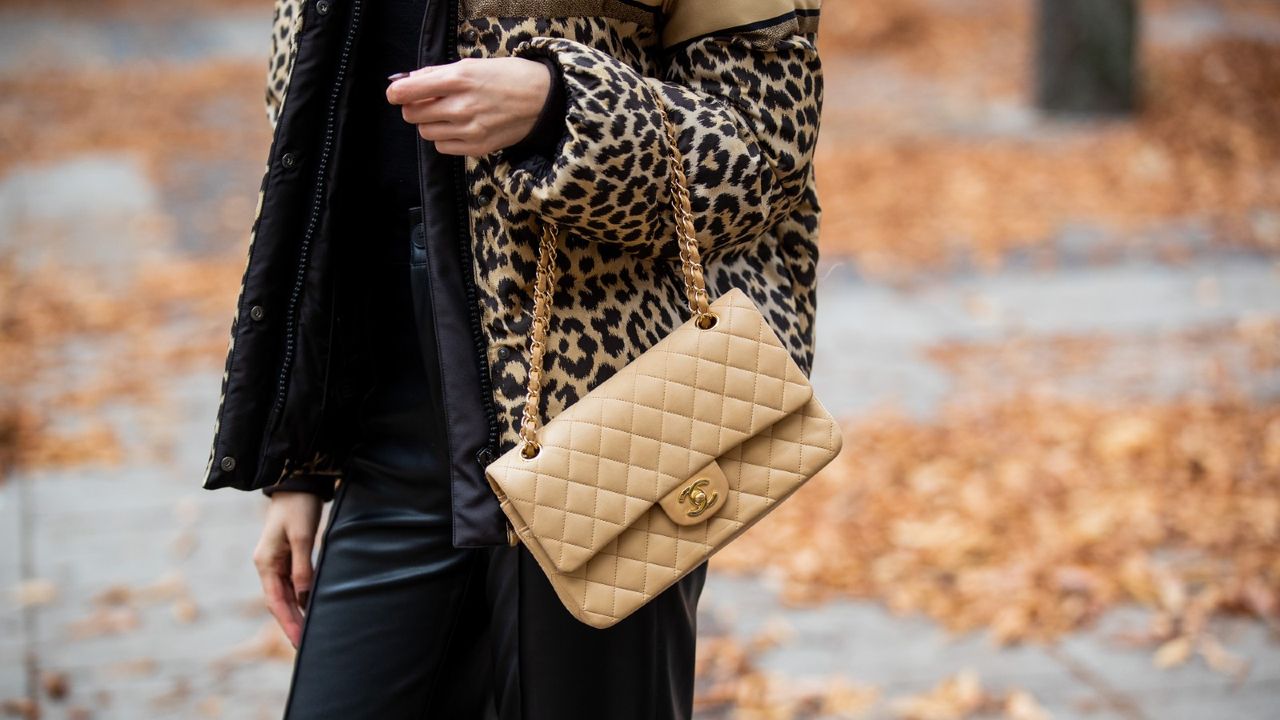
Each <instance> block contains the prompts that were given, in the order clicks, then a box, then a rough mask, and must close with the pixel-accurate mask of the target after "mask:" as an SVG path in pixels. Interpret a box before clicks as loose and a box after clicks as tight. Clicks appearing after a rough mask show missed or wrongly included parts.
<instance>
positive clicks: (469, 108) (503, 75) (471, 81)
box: [387, 57, 551, 155]
mask: <svg viewBox="0 0 1280 720" xmlns="http://www.w3.org/2000/svg"><path fill="white" fill-rule="evenodd" d="M393 77H394V76H393ZM550 87H551V74H550V73H549V72H548V70H547V67H546V66H545V65H543V64H542V63H540V62H537V61H535V60H526V59H525V58H519V57H502V58H463V59H462V60H459V61H457V62H453V63H449V64H447V65H428V66H427V67H424V68H421V69H419V70H415V71H413V72H412V73H410V74H408V75H407V76H405V77H402V78H400V79H397V80H394V81H393V82H392V83H391V85H390V86H389V87H387V100H388V101H389V102H390V103H391V104H393V105H399V106H401V112H402V114H403V115H404V119H405V120H406V121H407V122H410V123H412V124H414V125H417V126H418V134H419V135H421V136H422V137H423V138H425V139H427V140H431V141H433V142H435V144H436V149H437V150H439V151H440V152H441V153H444V154H447V155H487V154H489V153H491V152H494V151H496V150H501V149H502V148H504V147H507V146H510V145H514V144H515V143H516V142H518V141H519V140H520V139H521V138H523V137H524V136H525V135H527V134H529V131H530V130H532V129H533V126H534V123H535V122H536V121H537V119H538V113H539V111H540V110H542V105H543V103H544V102H545V101H546V98H547V91H548V90H549V89H550Z"/></svg>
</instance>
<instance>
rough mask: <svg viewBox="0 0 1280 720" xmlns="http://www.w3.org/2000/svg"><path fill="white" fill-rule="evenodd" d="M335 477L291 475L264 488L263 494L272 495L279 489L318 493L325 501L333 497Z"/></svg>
mask: <svg viewBox="0 0 1280 720" xmlns="http://www.w3.org/2000/svg"><path fill="white" fill-rule="evenodd" d="M334 483H335V478H334V477H333V476H319V477H317V476H311V475H301V474H297V475H289V476H287V477H285V478H282V479H281V480H280V481H279V482H277V483H273V484H271V485H267V486H266V487H264V488H262V494H263V495H266V496H267V497H271V495H272V493H274V492H276V491H277V490H287V491H300V492H309V493H311V494H312V495H317V496H319V497H320V499H321V500H322V501H324V502H328V501H329V500H332V499H333V494H334Z"/></svg>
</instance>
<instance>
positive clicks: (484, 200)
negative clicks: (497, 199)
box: [476, 192, 493, 205]
mask: <svg viewBox="0 0 1280 720" xmlns="http://www.w3.org/2000/svg"><path fill="white" fill-rule="evenodd" d="M492 199H493V195H490V194H489V193H488V192H481V193H480V194H479V195H477V196H476V203H478V204H480V205H488V204H489V201H490V200H492Z"/></svg>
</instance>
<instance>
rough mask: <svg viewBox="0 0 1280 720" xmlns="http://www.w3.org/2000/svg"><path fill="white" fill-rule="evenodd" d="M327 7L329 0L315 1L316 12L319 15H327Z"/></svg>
mask: <svg viewBox="0 0 1280 720" xmlns="http://www.w3.org/2000/svg"><path fill="white" fill-rule="evenodd" d="M329 7H330V6H329V0H318V2H316V12H318V13H320V14H321V15H328V14H329Z"/></svg>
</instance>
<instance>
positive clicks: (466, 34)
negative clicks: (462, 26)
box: [462, 28, 478, 43]
mask: <svg viewBox="0 0 1280 720" xmlns="http://www.w3.org/2000/svg"><path fill="white" fill-rule="evenodd" d="M476 37H478V36H477V34H476V31H475V30H473V29H472V28H467V29H466V30H463V31H462V40H463V42H467V43H473V42H475V41H476Z"/></svg>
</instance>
